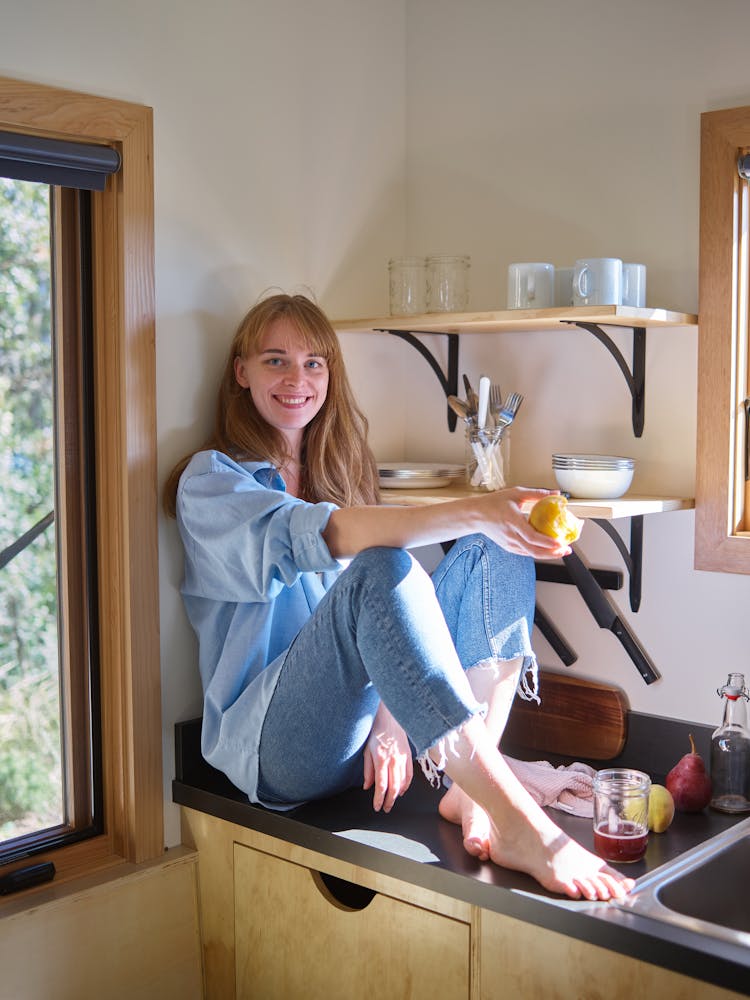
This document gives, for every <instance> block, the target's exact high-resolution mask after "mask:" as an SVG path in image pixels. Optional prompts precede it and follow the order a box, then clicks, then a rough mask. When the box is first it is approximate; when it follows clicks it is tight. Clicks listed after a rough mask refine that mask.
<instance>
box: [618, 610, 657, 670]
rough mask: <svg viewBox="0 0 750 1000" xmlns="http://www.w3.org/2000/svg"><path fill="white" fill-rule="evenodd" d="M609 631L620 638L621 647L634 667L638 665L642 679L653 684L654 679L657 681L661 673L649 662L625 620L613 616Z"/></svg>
mask: <svg viewBox="0 0 750 1000" xmlns="http://www.w3.org/2000/svg"><path fill="white" fill-rule="evenodd" d="M610 631H612V632H613V633H614V634H615V635H616V636H617V638H618V639H619V640H620V642H621V643H622V647H623V649H624V650H625V652H626V653H627V654H628V656H629V657H630V659H631V660H632V661H633V663H635V665H636V667H638V672H639V673H640V675H641V677H642V678H643V679H644V681H645V682H646V683H647V684H653V683H654V681H658V680H659V678H660V677H661V674H660V673H659V671H658V670H657V669H656V667H655V666H654V664H653V663H652V662H651V660H650V659H649V656H648V654H647V653H646V651H645V650H644V649H643V648H642V647H641V645H640V643H639V642H638V640H637V639H636V637H635V636H634V635H633V633H632V632H631V631H630V630H629V628H628V627H627V625H626V624H625V622H623V620H622V619H621V618H619V617H617V618H615V620H614V622H613V623H612V626H611V629H610Z"/></svg>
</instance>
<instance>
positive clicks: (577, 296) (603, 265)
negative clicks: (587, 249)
mask: <svg viewBox="0 0 750 1000" xmlns="http://www.w3.org/2000/svg"><path fill="white" fill-rule="evenodd" d="M621 304H622V261H621V260H620V258H619V257H585V258H583V259H581V260H577V261H576V266H575V269H574V271H573V305H576V306H619V305H621Z"/></svg>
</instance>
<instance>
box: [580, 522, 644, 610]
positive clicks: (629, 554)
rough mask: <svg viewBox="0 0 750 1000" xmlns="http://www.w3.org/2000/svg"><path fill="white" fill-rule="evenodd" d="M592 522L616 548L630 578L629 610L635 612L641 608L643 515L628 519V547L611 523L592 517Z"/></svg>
mask: <svg viewBox="0 0 750 1000" xmlns="http://www.w3.org/2000/svg"><path fill="white" fill-rule="evenodd" d="M592 521H594V522H596V524H598V525H599V527H600V528H601V529H602V530H603V531H605V532H606V533H607V534H608V535H609V537H610V538H611V539H612V541H613V542H614V543H615V545H616V546H617V549H618V551H619V553H620V555H621V556H622V559H623V562H624V563H625V566H626V568H627V571H628V576H629V578H630V586H629V593H630V610H631V611H637V610H638V609H639V608H640V606H641V579H642V571H643V514H633V515H632V516H631V518H630V547H629V548H628V546H627V545H626V544H625V542H624V541H623V538H622V535H621V534H620V533H619V531H618V530H617V529H616V528H615V526H614V525H613V524H612V522H611V521H605V520H603V519H602V518H598V517H594V518H592Z"/></svg>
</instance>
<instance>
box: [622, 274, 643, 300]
mask: <svg viewBox="0 0 750 1000" xmlns="http://www.w3.org/2000/svg"><path fill="white" fill-rule="evenodd" d="M622 304H623V305H624V306H638V307H642V306H645V305H646V265H645V264H625V263H623V265H622Z"/></svg>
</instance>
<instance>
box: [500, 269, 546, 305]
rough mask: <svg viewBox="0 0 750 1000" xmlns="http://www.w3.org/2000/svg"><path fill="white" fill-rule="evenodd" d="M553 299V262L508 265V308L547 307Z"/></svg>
mask: <svg viewBox="0 0 750 1000" xmlns="http://www.w3.org/2000/svg"><path fill="white" fill-rule="evenodd" d="M554 301H555V265H554V264H542V263H532V264H510V265H509V266H508V309H549V308H550V307H551V306H552V305H553V303H554Z"/></svg>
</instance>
